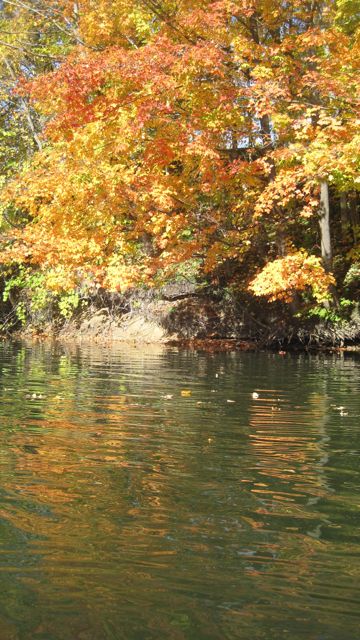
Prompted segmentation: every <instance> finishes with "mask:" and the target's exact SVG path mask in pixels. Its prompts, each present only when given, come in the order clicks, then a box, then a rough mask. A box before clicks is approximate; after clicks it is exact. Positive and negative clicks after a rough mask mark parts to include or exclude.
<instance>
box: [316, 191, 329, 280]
mask: <svg viewBox="0 0 360 640" xmlns="http://www.w3.org/2000/svg"><path fill="white" fill-rule="evenodd" d="M319 222H320V239H321V257H322V260H323V263H324V267H325V270H326V271H331V268H332V249H331V236H330V199H329V185H328V183H327V182H325V181H322V182H321V184H320V221H319Z"/></svg>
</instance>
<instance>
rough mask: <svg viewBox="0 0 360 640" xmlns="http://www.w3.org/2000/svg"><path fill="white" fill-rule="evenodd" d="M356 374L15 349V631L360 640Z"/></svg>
mask: <svg viewBox="0 0 360 640" xmlns="http://www.w3.org/2000/svg"><path fill="white" fill-rule="evenodd" d="M359 371H360V360H359V359H356V358H355V357H344V356H339V355H334V356H332V355H329V356H309V355H302V356H291V355H285V356H281V355H278V354H254V353H238V354H232V353H230V354H206V353H202V352H191V351H178V350H176V349H166V348H164V349H160V348H151V347H139V348H135V347H133V348H129V347H116V348H109V347H100V346H96V345H93V346H88V347H76V346H68V347H64V346H59V345H49V346H46V345H24V344H12V343H3V344H1V345H0V424H1V429H0V474H1V482H0V491H1V500H0V638H1V640H77V639H78V640H114V639H116V640H122V639H124V640H162V639H164V640H168V639H171V640H227V639H229V640H236V639H240V640H260V639H261V640H282V639H289V640H290V639H291V640H300V639H304V640H305V639H306V640H356V639H358V638H360V625H359V623H360V603H359V601H360V597H359V590H358V588H359V573H360V538H359V525H360V493H359V489H360V465H359V454H360V401H359V381H360V376H359ZM256 396H258V397H256ZM341 407H342V408H341Z"/></svg>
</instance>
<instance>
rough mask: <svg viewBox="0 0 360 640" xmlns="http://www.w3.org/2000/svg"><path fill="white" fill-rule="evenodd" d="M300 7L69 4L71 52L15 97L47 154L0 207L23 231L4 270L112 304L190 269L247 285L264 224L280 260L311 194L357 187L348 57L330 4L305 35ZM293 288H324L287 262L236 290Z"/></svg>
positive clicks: (315, 271) (305, 259)
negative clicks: (41, 117)
mask: <svg viewBox="0 0 360 640" xmlns="http://www.w3.org/2000/svg"><path fill="white" fill-rule="evenodd" d="M65 4H66V3H65ZM307 5H308V3H307V2H304V1H302V2H301V1H300V0H296V1H295V2H292V3H289V4H288V5H286V7H285V6H284V4H283V3H282V2H280V0H262V1H261V2H260V3H259V2H252V0H241V2H236V3H235V2H231V1H230V0H222V1H213V0H201V1H200V2H195V1H194V0H183V1H182V2H180V3H178V4H177V5H176V4H175V3H174V2H172V0H163V1H162V2H143V1H141V0H130V1H128V0H117V1H116V2H109V1H108V0H99V1H98V2H96V3H94V2H93V0H83V1H82V2H81V3H80V11H79V25H78V30H79V37H80V38H81V39H82V40H83V41H84V43H85V45H86V46H81V45H79V46H78V47H76V48H75V49H74V51H73V52H72V54H71V55H70V56H69V57H68V59H67V60H66V61H65V62H64V63H63V64H62V65H61V66H60V67H59V68H58V69H56V70H54V71H52V72H51V73H49V74H47V75H45V76H42V77H39V78H36V79H35V80H32V81H31V82H30V83H27V84H26V83H25V84H23V86H22V89H21V90H22V91H23V92H30V94H31V98H32V100H33V101H34V103H35V104H36V105H37V108H39V109H40V110H41V111H42V112H43V113H44V114H45V115H46V117H47V118H48V124H47V126H46V128H45V132H44V135H45V136H46V138H47V141H48V143H49V144H48V146H47V147H46V148H45V150H44V151H42V152H40V153H39V154H37V157H36V158H35V159H34V162H33V163H32V164H31V165H30V166H29V167H28V168H26V169H25V170H24V171H23V172H22V174H21V175H20V176H19V177H18V179H17V180H15V181H14V182H13V183H10V184H9V185H8V186H7V188H6V189H5V191H3V193H2V199H3V201H5V202H9V201H11V202H12V203H13V205H14V206H15V207H17V208H18V209H20V210H21V211H25V212H26V213H27V214H28V216H29V218H30V222H29V224H28V225H27V227H26V228H25V230H23V231H22V232H20V231H19V232H16V236H17V240H16V242H15V243H14V244H12V245H9V247H8V249H7V251H6V252H4V253H3V256H2V261H6V262H9V261H11V260H12V261H18V262H28V263H31V264H35V265H39V266H40V268H41V269H43V270H44V271H46V272H47V273H49V274H51V277H50V280H49V282H50V283H51V286H52V287H54V288H56V286H58V288H59V289H62V288H63V287H64V277H62V278H60V277H59V280H58V281H57V280H56V274H57V273H59V270H61V269H62V272H63V273H65V274H66V277H65V280H67V282H68V283H71V284H73V283H74V282H76V281H77V282H81V279H82V278H84V277H85V276H86V277H88V276H89V275H91V277H93V278H94V279H95V280H97V281H98V282H99V283H101V284H102V285H103V286H106V287H109V288H112V289H124V288H126V287H128V286H130V285H131V284H133V283H134V284H135V283H139V282H147V283H151V282H152V281H153V278H154V277H155V276H156V275H157V274H161V273H162V272H163V271H164V270H166V269H167V268H169V267H171V266H172V265H176V264H177V263H179V262H181V261H186V260H189V259H191V258H193V257H196V259H197V260H199V262H200V264H201V266H202V269H203V271H204V272H205V273H212V272H214V271H216V270H217V269H218V268H220V267H221V265H223V264H224V263H225V262H226V261H231V262H237V263H238V264H239V265H240V266H241V264H242V262H243V261H246V264H247V265H248V264H249V263H252V265H253V267H252V268H253V272H254V271H256V269H257V268H258V264H257V263H258V261H259V259H261V260H262V261H265V262H266V250H267V249H266V247H267V241H266V234H267V232H268V228H269V226H271V229H272V233H274V232H275V235H276V232H277V229H278V228H280V227H281V229H282V231H283V230H284V228H285V230H286V233H285V235H287V237H289V238H290V240H292V241H293V243H294V242H295V244H296V239H295V240H294V239H292V237H291V235H292V234H293V232H294V229H295V230H296V228H297V226H296V225H298V224H302V223H303V222H302V221H304V220H306V219H312V218H314V217H317V216H318V212H319V200H318V184H319V181H320V180H321V179H323V178H324V177H327V178H328V179H329V180H330V181H331V180H335V181H336V180H338V179H339V175H340V179H341V180H343V181H347V182H348V183H349V184H350V183H351V184H352V183H354V181H355V180H356V175H357V173H356V163H354V159H353V154H354V152H355V151H356V152H357V149H356V146H357V143H355V142H354V139H355V138H356V135H358V134H357V133H356V117H355V113H356V112H355V107H354V105H355V100H356V92H357V84H356V83H354V81H353V78H354V73H355V71H356V70H357V69H358V58H357V54H358V48H359V43H358V42H357V41H356V40H355V41H354V42H352V41H351V40H350V36H347V35H345V34H344V33H341V32H340V31H339V30H338V29H337V28H335V26H333V23H334V15H335V14H334V15H333V14H332V12H333V3H331V2H328V3H325V7H324V9H323V14H320V15H316V16H313V19H311V18H310V17H309V8H308V6H307ZM321 20H323V22H322V23H321ZM319 22H320V24H319V26H317V24H318V23H319ZM351 47H352V49H351ZM350 49H351V50H350ZM247 269H248V267H247ZM301 272H302V273H301ZM54 274H55V275H54ZM262 274H267V275H268V276H269V283H271V284H269V285H265V280H264V277H265V276H264V275H262ZM306 277H309V278H310V281H309V282H308V284H310V286H311V287H312V288H313V290H314V293H315V295H320V297H321V296H323V295H325V289H326V286H327V284H329V283H330V281H331V276H326V275H325V273H324V272H323V271H322V268H321V265H320V261H319V260H318V259H317V258H315V257H312V256H307V254H306V253H304V252H301V251H300V252H295V253H294V254H292V255H291V256H287V257H286V258H284V259H280V260H275V262H270V263H269V265H268V266H267V267H265V270H264V271H263V272H262V273H261V274H260V275H258V276H257V277H256V279H255V280H254V281H253V284H252V289H253V291H255V292H262V293H266V295H269V296H270V297H271V298H282V299H288V294H287V293H286V292H287V291H289V290H293V289H296V290H304V289H305V287H306V284H305V279H306ZM317 279H318V280H317ZM316 280H317V283H318V286H319V287H320V288H319V289H316V286H315V285H316ZM49 286H50V285H49ZM317 291H318V293H316V292H317Z"/></svg>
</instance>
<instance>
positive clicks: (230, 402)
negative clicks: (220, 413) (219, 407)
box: [226, 400, 235, 404]
mask: <svg viewBox="0 0 360 640" xmlns="http://www.w3.org/2000/svg"><path fill="white" fill-rule="evenodd" d="M226 402H228V403H229V404H233V403H234V402H235V400H226Z"/></svg>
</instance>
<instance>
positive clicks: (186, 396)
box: [181, 389, 191, 398]
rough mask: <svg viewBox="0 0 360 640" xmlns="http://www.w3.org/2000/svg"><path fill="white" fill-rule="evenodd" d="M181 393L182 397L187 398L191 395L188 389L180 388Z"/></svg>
mask: <svg viewBox="0 0 360 640" xmlns="http://www.w3.org/2000/svg"><path fill="white" fill-rule="evenodd" d="M181 395H182V397H183V398H188V397H189V396H191V391H190V389H182V391H181Z"/></svg>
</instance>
